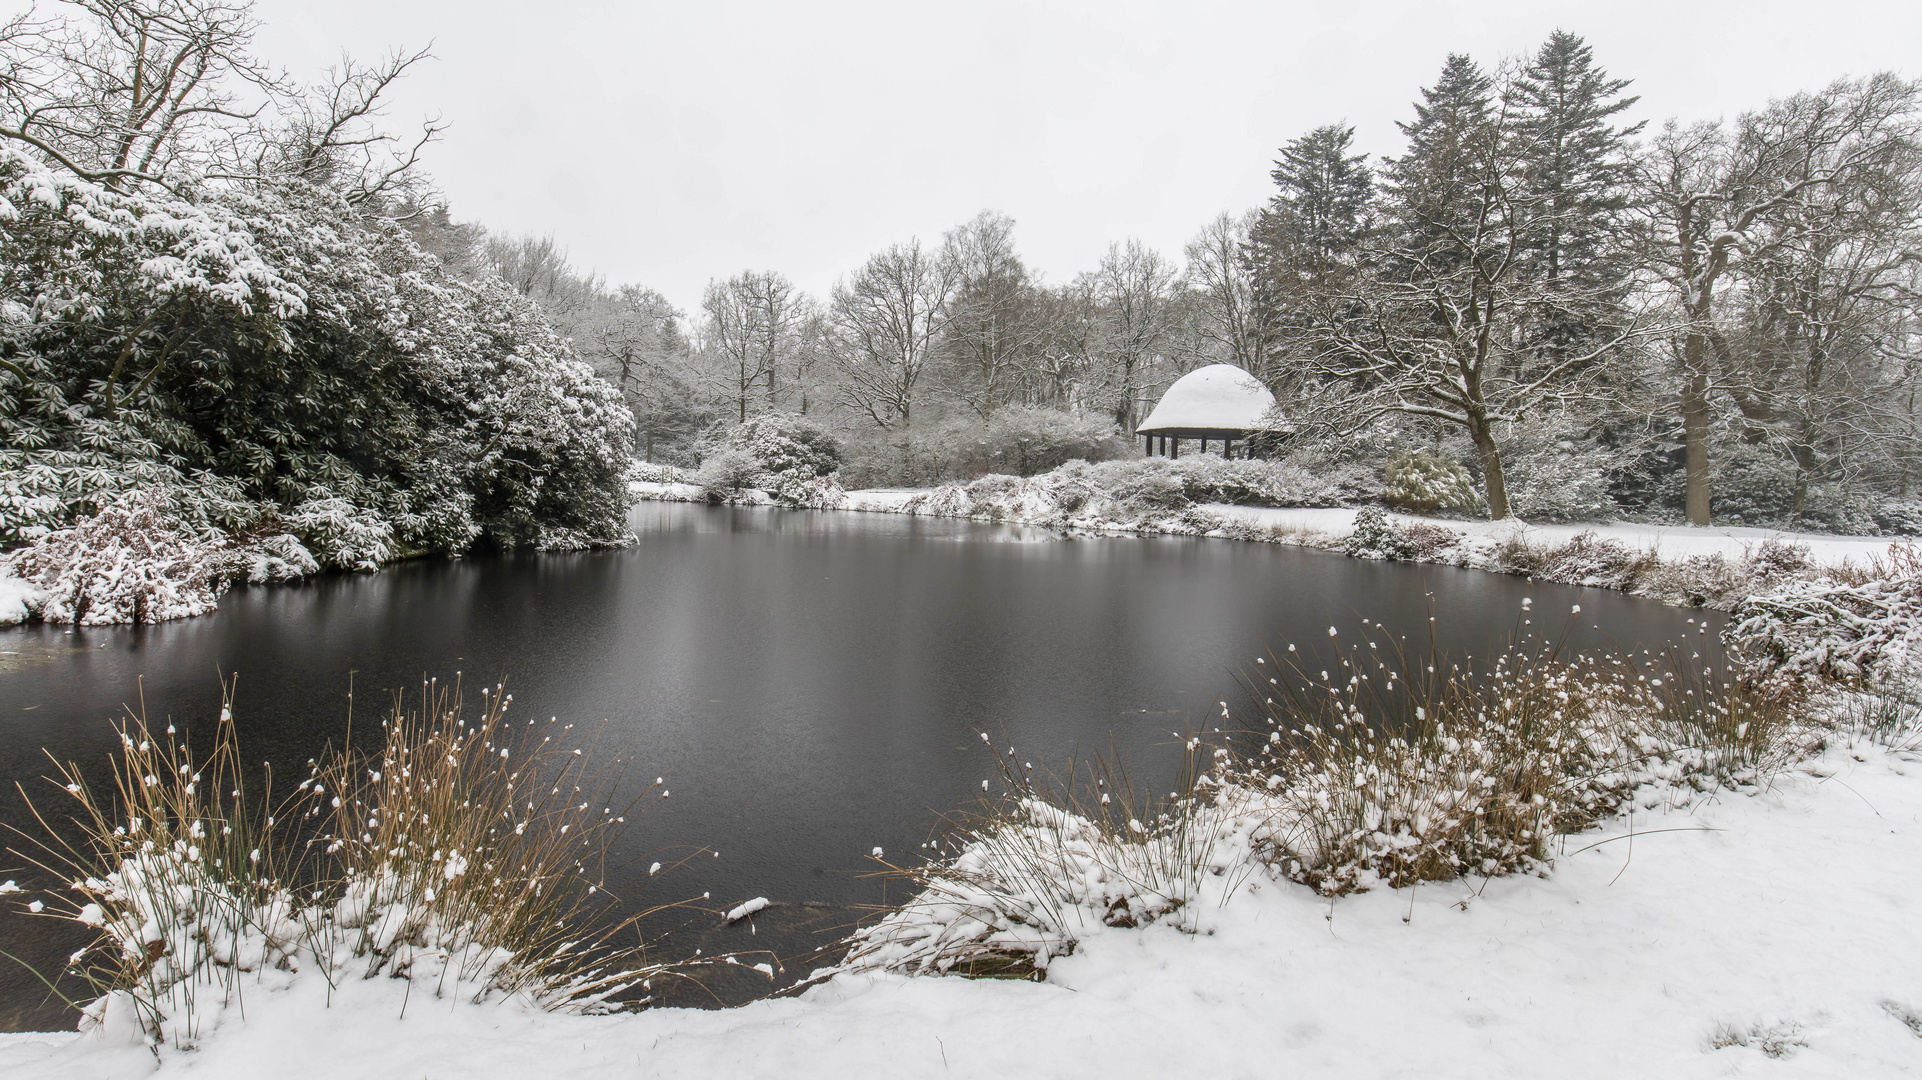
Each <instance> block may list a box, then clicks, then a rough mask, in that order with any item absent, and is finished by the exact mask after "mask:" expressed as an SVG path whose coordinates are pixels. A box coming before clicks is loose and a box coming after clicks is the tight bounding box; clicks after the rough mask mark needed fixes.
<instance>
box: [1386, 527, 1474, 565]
mask: <svg viewBox="0 0 1922 1080" xmlns="http://www.w3.org/2000/svg"><path fill="white" fill-rule="evenodd" d="M1400 531H1401V534H1402V536H1403V537H1404V538H1406V539H1407V541H1408V558H1409V559H1410V560H1411V561H1413V562H1442V561H1445V560H1446V559H1447V558H1448V557H1449V554H1450V552H1451V551H1453V550H1454V549H1455V548H1457V547H1459V546H1460V545H1461V542H1462V541H1463V540H1464V539H1466V537H1465V536H1463V534H1461V533H1459V532H1456V531H1455V530H1454V529H1450V528H1445V527H1443V526H1441V525H1430V524H1428V523H1427V522H1425V521H1411V522H1408V523H1406V524H1404V525H1402V526H1400Z"/></svg>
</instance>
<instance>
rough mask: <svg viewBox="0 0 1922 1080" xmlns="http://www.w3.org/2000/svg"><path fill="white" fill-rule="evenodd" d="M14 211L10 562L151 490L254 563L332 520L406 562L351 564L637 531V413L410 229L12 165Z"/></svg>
mask: <svg viewBox="0 0 1922 1080" xmlns="http://www.w3.org/2000/svg"><path fill="white" fill-rule="evenodd" d="M0 203H3V204H4V206H5V208H6V213H7V214H8V215H9V219H8V221H7V223H6V224H7V227H6V228H5V229H4V230H0V348H4V350H5V354H6V355H7V356H8V357H9V358H10V359H9V360H8V366H7V367H6V368H5V369H4V370H0V548H14V547H18V546H20V545H22V544H26V543H30V542H33V541H35V540H38V539H41V538H43V537H45V536H47V535H48V534H50V533H51V532H54V531H57V530H60V529H64V528H67V527H69V526H72V525H73V524H74V523H75V522H77V521H79V520H80V519H82V518H85V517H87V516H89V515H91V514H94V513H95V512H96V511H98V510H99V509H100V508H101V507H102V506H104V505H106V504H107V503H109V502H110V501H111V500H112V499H113V498H114V497H116V496H117V495H119V494H121V493H124V492H127V491H130V490H134V489H142V488H144V489H150V490H157V489H166V490H167V493H168V498H169V500H170V502H171V503H172V507H171V510H172V513H173V515H174V516H175V517H176V518H178V519H179V520H180V521H181V522H183V523H185V525H186V526H188V527H189V529H190V530H192V531H196V532H198V531H200V530H201V529H203V527H212V528H217V529H218V530H220V531H221V532H223V533H225V534H227V535H228V536H230V537H234V538H241V539H236V540H235V542H236V543H244V542H245V541H244V537H245V536H248V535H252V534H253V533H254V532H255V531H256V528H257V526H258V525H259V524H260V523H261V522H262V521H264V520H269V519H271V518H272V517H274V516H276V515H279V514H282V513H288V512H292V513H302V511H300V510H299V508H300V507H301V506H302V504H304V503H309V502H314V501H320V500H326V499H329V498H338V499H343V500H346V501H347V502H348V503H350V504H351V506H349V507H346V508H344V509H342V510H341V513H342V514H344V515H345V520H350V521H353V522H356V523H358V524H366V523H367V522H368V521H369V520H370V519H376V520H378V521H379V522H384V523H385V525H386V527H387V528H388V529H389V530H390V531H391V533H392V540H391V543H390V544H388V545H386V546H385V550H386V551H387V554H386V555H383V556H372V555H370V554H369V553H371V552H374V551H375V550H376V549H377V548H380V547H381V545H377V544H371V543H362V542H358V541H356V542H353V543H350V544H348V545H347V547H346V548H342V549H341V552H342V554H341V557H340V559H338V560H336V559H335V558H334V556H333V555H332V554H330V553H329V550H330V549H329V545H328V544H327V543H325V542H321V543H318V544H317V545H316V551H317V552H319V553H321V554H322V561H323V562H330V563H331V562H336V561H339V562H342V563H343V564H346V563H354V564H364V563H365V562H366V561H367V560H368V558H370V557H393V556H395V555H399V554H403V553H415V552H422V553H426V552H458V551H464V550H467V549H468V548H469V547H470V546H471V545H472V544H473V543H475V542H476V541H477V540H483V539H484V540H486V541H488V542H491V543H493V544H496V545H498V546H502V547H518V546H526V545H530V544H538V543H540V542H542V538H566V539H569V541H570V542H572V540H573V539H577V538H581V537H586V538H593V539H597V540H603V541H608V540H618V539H619V538H620V537H621V536H622V535H623V533H624V522H625V510H626V506H625V494H624V490H623V487H624V474H625V469H626V462H627V457H628V453H629V451H630V450H631V448H632V445H633V438H632V417H631V415H630V414H629V412H628V410H627V408H626V406H625V404H624V403H623V402H622V400H621V398H620V395H619V394H618V393H617V392H616V391H615V390H614V389H613V388H612V387H610V386H608V385H607V384H606V383H605V382H603V381H602V380H600V379H598V378H596V377H595V376H594V374H593V372H592V371H591V370H590V369H589V368H588V367H587V366H586V365H584V364H582V363H581V362H580V361H579V360H577V359H576V358H574V357H573V355H572V353H571V351H570V348H569V346H568V345H567V343H566V342H565V341H564V340H562V339H561V338H560V337H559V336H558V335H557V334H555V333H554V331H553V329H552V327H551V326H549V325H548V324H547V322H546V320H545V319H544V318H543V317H542V316H541V314H540V312H539V310H538V309H537V308H536V307H535V306H534V304H533V302H532V301H530V300H528V299H527V298H525V297H522V296H520V295H519V294H518V293H515V292H514V291H513V290H512V289H510V288H508V287H506V286H505V285H503V284H501V283H500V282H498V281H494V280H492V279H488V280H482V281H478V282H473V283H468V282H463V281H459V280H457V279H455V278H454V277H452V276H451V275H450V274H448V273H447V272H446V270H445V269H444V268H442V267H441V265H440V263H439V261H438V260H436V259H435V258H433V257H432V256H430V255H428V254H426V253H425V252H423V251H422V250H421V249H420V248H419V247H418V245H416V244H415V243H414V241H413V240H412V238H411V237H410V236H409V234H408V233H407V231H406V230H405V229H404V228H403V227H402V226H401V225H399V224H398V223H396V222H393V221H391V220H388V219H385V218H382V217H380V216H378V215H367V214H362V213H361V212H359V211H358V210H356V209H355V208H353V207H351V206H349V205H348V204H346V203H345V202H344V201H343V200H341V199H340V198H339V197H338V196H337V195H335V194H333V193H331V192H328V191H325V190H322V189H319V188H314V187H312V186H309V185H305V184H301V183H298V182H292V181H289V182H285V183H266V184H260V185H248V186H245V187H240V186H236V187H230V188H223V189H220V190H217V191H215V190H209V191H198V192H190V193H188V195H187V196H176V195H173V194H169V193H167V192H165V191H162V190H160V189H154V188H142V189H138V190H131V191H126V192H121V191H115V190H112V189H108V188H104V187H101V186H99V185H95V184H91V183H87V182H84V181H81V180H78V179H76V178H74V177H72V176H69V175H67V174H65V173H62V172H58V171H55V170H50V169H48V168H47V167H45V166H43V165H41V164H39V163H37V162H35V161H34V160H32V159H31V158H29V157H26V156H24V155H21V154H19V153H17V152H15V151H12V150H5V151H0ZM181 492H186V493H190V494H193V493H198V494H201V495H208V496H212V497H213V498H211V499H210V500H202V502H205V503H206V504H207V505H204V506H201V507H198V508H196V507H195V506H191V505H188V503H189V502H190V501H191V500H185V499H182V498H181V497H180V493H181ZM218 503H225V504H227V505H226V506H224V507H223V506H220V505H215V504H218ZM362 539H365V538H364V537H363V538H362ZM336 546H338V545H336ZM290 565H291V564H290ZM181 610H185V609H184V608H183V609H181Z"/></svg>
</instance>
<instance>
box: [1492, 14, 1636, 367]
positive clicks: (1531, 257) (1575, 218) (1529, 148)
mask: <svg viewBox="0 0 1922 1080" xmlns="http://www.w3.org/2000/svg"><path fill="white" fill-rule="evenodd" d="M1628 85H1629V80H1627V79H1611V78H1609V77H1608V73H1607V72H1606V71H1604V70H1602V69H1601V68H1599V67H1597V66H1595V62H1594V56H1593V54H1592V52H1591V51H1590V49H1589V47H1588V45H1587V44H1586V43H1585V42H1583V41H1582V39H1581V38H1580V37H1578V36H1576V35H1574V34H1571V33H1568V32H1567V31H1564V30H1557V31H1555V32H1554V33H1553V34H1551V35H1550V36H1549V38H1548V40H1547V41H1546V42H1544V43H1543V44H1542V47H1541V49H1540V50H1539V51H1537V52H1536V54H1535V57H1534V59H1533V60H1532V61H1531V62H1530V63H1529V64H1528V66H1527V67H1526V68H1524V69H1523V70H1522V72H1521V73H1520V76H1519V77H1518V78H1517V79H1516V80H1515V82H1514V83H1513V84H1512V85H1511V86H1510V88H1509V94H1510V101H1509V104H1510V106H1511V108H1512V110H1513V111H1514V113H1515V124H1514V131H1515V138H1516V145H1515V147H1514V150H1513V154H1514V156H1515V158H1516V159H1517V161H1518V162H1519V163H1520V164H1521V166H1522V168H1523V169H1524V170H1525V179H1524V180H1523V182H1522V191H1523V193H1524V194H1525V197H1526V199H1527V203H1528V208H1529V209H1528V217H1529V225H1528V227H1527V229H1526V230H1525V231H1524V232H1523V235H1522V250H1521V252H1519V255H1520V257H1521V258H1522V260H1523V261H1524V265H1525V272H1526V273H1527V274H1528V275H1529V276H1531V277H1533V278H1535V279H1536V280H1539V281H1542V282H1544V283H1546V284H1547V285H1548V286H1549V287H1550V288H1551V289H1552V290H1555V291H1559V292H1567V293H1581V294H1589V295H1592V294H1593V293H1594V292H1595V291H1597V290H1600V291H1602V292H1605V293H1607V292H1614V291H1616V290H1618V289H1620V288H1622V287H1623V286H1624V285H1625V284H1626V281H1627V275H1628V271H1627V266H1626V265H1625V263H1624V262H1623V260H1622V259H1621V258H1620V257H1619V253H1618V252H1617V251H1615V250H1613V241H1614V240H1615V239H1616V238H1617V236H1618V230H1619V228H1620V225H1621V221H1622V216H1623V213H1624V211H1625V210H1626V209H1627V208H1628V204H1629V169H1630V167H1631V163H1630V159H1629V155H1628V140H1629V138H1630V137H1631V136H1633V135H1634V134H1635V133H1636V132H1637V131H1639V130H1641V125H1639V124H1637V125H1634V126H1632V127H1627V128H1621V127H1616V126H1614V125H1613V124H1612V123H1611V121H1612V120H1613V118H1614V117H1616V116H1617V115H1618V114H1620V113H1621V112H1622V111H1623V110H1625V109H1627V108H1629V107H1630V106H1632V105H1634V104H1635V102H1636V101H1637V100H1639V99H1638V98H1634V97H1623V96H1622V91H1623V90H1624V89H1626V88H1627V87H1628ZM1563 322H1564V323H1565V325H1559V326H1552V327H1547V328H1545V332H1546V336H1547V337H1548V339H1549V343H1550V345H1551V347H1553V346H1566V345H1568V344H1571V343H1572V342H1573V341H1575V340H1579V339H1580V338H1582V337H1584V336H1586V335H1585V331H1584V330H1583V328H1582V327H1580V326H1579V325H1572V324H1568V323H1571V322H1572V321H1571V320H1563Z"/></svg>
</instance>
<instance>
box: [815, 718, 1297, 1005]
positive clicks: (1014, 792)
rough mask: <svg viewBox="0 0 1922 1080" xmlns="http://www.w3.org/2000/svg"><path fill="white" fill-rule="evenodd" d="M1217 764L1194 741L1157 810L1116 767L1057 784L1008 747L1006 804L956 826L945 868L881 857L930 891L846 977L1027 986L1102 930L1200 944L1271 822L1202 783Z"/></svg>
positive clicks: (1002, 770)
mask: <svg viewBox="0 0 1922 1080" xmlns="http://www.w3.org/2000/svg"><path fill="white" fill-rule="evenodd" d="M982 739H983V741H984V742H987V741H988V736H987V735H986V734H983V735H982ZM1209 753H1210V751H1208V750H1207V749H1206V748H1204V747H1203V746H1202V744H1201V742H1200V741H1199V740H1197V739H1190V740H1189V741H1188V742H1187V744H1186V753H1185V755H1184V765H1183V769H1182V779H1181V781H1180V789H1179V790H1177V791H1175V792H1173V793H1171V794H1170V795H1169V797H1168V798H1166V799H1159V798H1154V797H1151V796H1144V795H1142V794H1141V793H1139V792H1137V791H1136V790H1135V789H1134V787H1133V785H1132V784H1131V783H1130V782H1129V781H1128V777H1127V774H1126V772H1125V771H1124V770H1122V769H1121V768H1120V766H1119V764H1118V763H1117V762H1115V761H1113V760H1110V759H1097V760H1096V761H1095V762H1094V763H1093V764H1092V766H1091V767H1090V768H1088V769H1087V770H1086V771H1085V773H1080V772H1078V771H1077V770H1076V769H1075V768H1074V767H1073V766H1072V765H1071V766H1070V767H1069V769H1068V770H1067V772H1066V774H1065V775H1064V776H1063V777H1062V778H1061V779H1060V781H1059V782H1054V781H1052V780H1051V778H1049V777H1047V776H1045V775H1037V772H1036V770H1035V767H1034V765H1033V763H1032V762H1026V761H1021V760H1019V757H1018V755H1017V754H1016V753H1015V751H1014V748H1013V747H1009V748H1008V750H1007V753H1006V754H1005V755H1002V756H1001V757H1000V758H998V770H997V771H998V774H999V775H998V780H999V783H1000V788H1001V790H1000V793H999V794H998V795H997V796H996V797H994V798H991V799H985V800H984V801H983V804H982V806H981V808H980V809H979V810H978V811H977V812H976V813H974V814H972V815H968V816H966V817H964V818H961V819H959V820H957V821H956V822H955V823H954V824H955V829H954V831H953V833H952V834H951V835H950V836H949V837H948V838H947V839H946V840H945V841H942V842H941V843H940V844H938V845H937V851H940V852H944V853H946V855H947V857H936V858H933V859H929V860H926V861H923V862H921V863H919V864H909V865H899V864H897V863H895V862H890V861H888V860H887V859H885V858H884V857H882V856H881V855H879V854H878V853H877V856H876V858H877V859H878V860H880V861H882V862H883V864H884V865H885V866H887V867H888V869H889V871H890V872H892V873H896V874H900V875H902V876H904V877H906V878H908V879H909V880H910V881H912V882H913V883H914V885H915V886H916V887H917V888H918V889H919V892H918V893H917V894H916V895H915V897H914V898H913V899H911V900H909V901H908V902H907V903H905V904H903V905H902V906H901V907H900V908H898V909H896V910H894V911H893V912H891V913H889V914H888V915H887V916H886V917H885V918H883V919H881V920H880V921H879V922H877V923H874V924H872V925H870V926H867V927H863V928H862V929H861V930H859V931H857V932H856V933H855V934H854V936H853V937H852V938H850V939H849V943H848V944H849V949H848V953H847V956H846V958H845V959H844V960H843V961H842V962H841V964H840V965H839V966H838V967H837V968H836V969H835V970H837V971H878V970H891V971H904V972H909V973H913V974H945V973H948V972H955V973H959V974H966V975H976V976H995V977H1006V976H1016V977H1025V976H1029V975H1034V974H1037V973H1042V972H1045V971H1046V970H1047V968H1048V964H1049V962H1050V960H1051V959H1053V958H1054V957H1058V956H1065V955H1068V954H1070V953H1072V952H1073V951H1074V948H1075V945H1076V943H1077V942H1078V941H1079V940H1081V938H1082V937H1083V936H1084V935H1085V934H1087V933H1088V932H1089V931H1090V929H1091V928H1093V927H1097V926H1110V927H1139V926H1147V925H1150V924H1160V925H1168V926H1173V927H1175V928H1177V929H1181V930H1185V931H1188V932H1193V931H1194V930H1195V928H1196V925H1197V922H1196V920H1197V916H1198V913H1199V911H1200V910H1202V909H1204V908H1205V907H1207V906H1209V905H1211V904H1213V905H1218V904H1221V903H1224V902H1226V900H1227V899H1228V898H1229V896H1231V895H1232V894H1233V893H1234V891H1235V889H1236V887H1237V886H1238V885H1239V884H1240V883H1241V882H1242V880H1243V879H1245V878H1246V876H1247V875H1248V874H1249V873H1250V872H1251V871H1252V869H1253V868H1254V867H1255V865H1256V864H1255V862H1254V860H1253V859H1252V858H1251V850H1252V844H1253V840H1252V837H1253V835H1254V833H1255V832H1256V831H1257V830H1258V829H1259V828H1260V827H1261V825H1262V823H1263V821H1264V820H1265V818H1266V815H1267V811H1268V805H1267V801H1266V800H1265V798H1264V797H1263V796H1262V794H1261V793H1259V792H1257V791H1253V790H1250V789H1246V788H1237V787H1231V786H1225V785H1223V784H1221V783H1218V782H1216V779H1215V778H1214V777H1211V776H1209V775H1207V774H1205V773H1202V772H1200V771H1199V770H1198V766H1200V765H1201V764H1203V763H1204V761H1205V760H1206V758H1207V756H1208V755H1209ZM1223 760H1225V758H1223ZM982 786H983V788H984V789H986V788H988V786H989V782H987V781H983V784H982Z"/></svg>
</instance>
